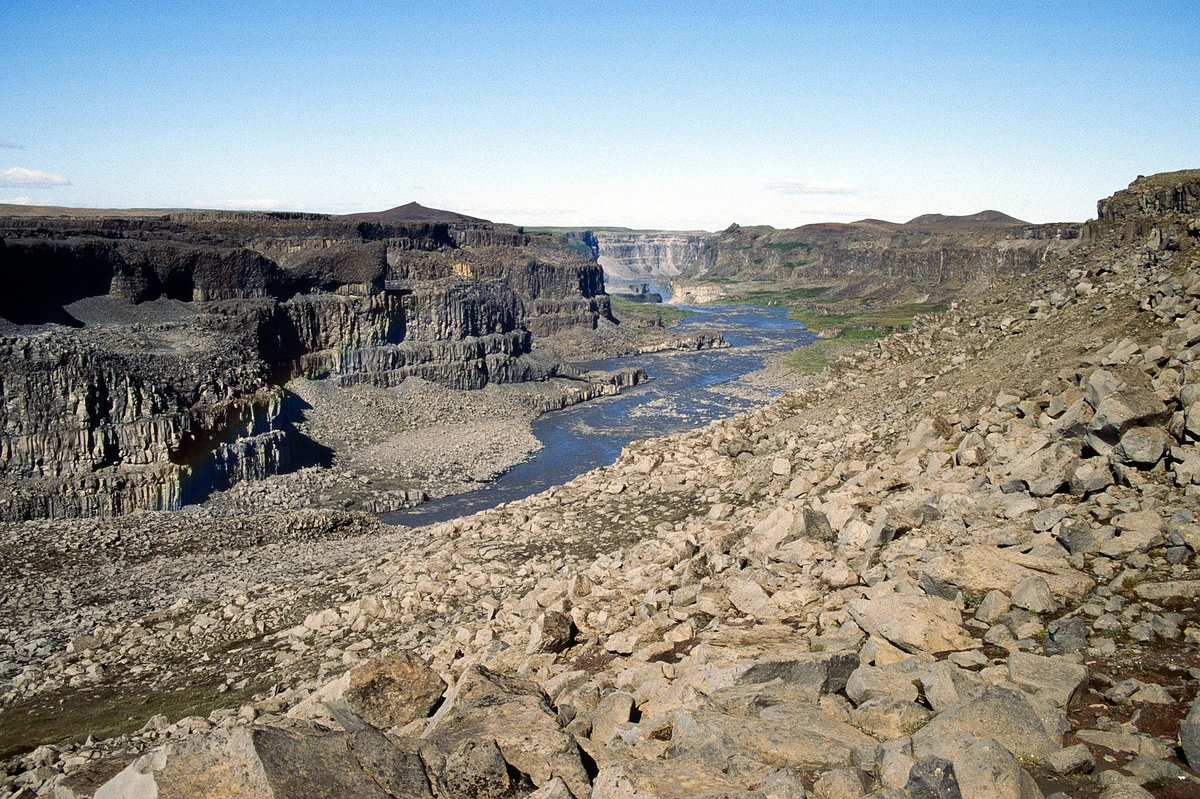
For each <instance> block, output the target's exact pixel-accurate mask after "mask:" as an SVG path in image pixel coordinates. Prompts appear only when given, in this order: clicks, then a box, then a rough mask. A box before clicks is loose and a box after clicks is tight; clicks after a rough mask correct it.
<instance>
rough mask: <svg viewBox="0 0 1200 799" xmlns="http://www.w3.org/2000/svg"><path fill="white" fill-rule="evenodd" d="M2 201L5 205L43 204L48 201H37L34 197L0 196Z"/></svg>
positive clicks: (0, 201)
mask: <svg viewBox="0 0 1200 799" xmlns="http://www.w3.org/2000/svg"><path fill="white" fill-rule="evenodd" d="M0 203H3V204H4V205H42V204H48V203H36V202H34V201H33V198H32V197H25V196H22V197H0Z"/></svg>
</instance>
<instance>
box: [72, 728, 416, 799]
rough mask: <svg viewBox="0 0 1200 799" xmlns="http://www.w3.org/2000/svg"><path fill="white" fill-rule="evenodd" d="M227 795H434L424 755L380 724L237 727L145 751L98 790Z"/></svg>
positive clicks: (109, 797)
mask: <svg viewBox="0 0 1200 799" xmlns="http://www.w3.org/2000/svg"><path fill="white" fill-rule="evenodd" d="M222 795H228V796H238V797H246V799H303V798H304V797H308V799H338V798H339V797H347V796H356V797H363V798H364V799H391V798H392V797H398V796H405V797H429V799H432V797H433V794H432V792H431V791H430V789H429V782H428V779H427V777H426V773H425V767H424V765H423V763H422V761H421V759H420V757H418V756H417V755H412V754H406V753H404V752H402V751H400V750H399V749H397V748H396V747H395V746H394V745H393V744H392V743H391V741H389V740H388V739H387V738H386V737H385V736H384V735H383V734H382V733H380V732H378V731H377V730H370V729H363V730H359V731H356V732H330V733H312V734H304V733H299V732H294V731H290V730H282V729H279V728H275V727H266V728H251V727H233V728H226V729H218V730H215V731H213V732H211V733H208V734H206V735H202V736H198V737H194V738H190V739H186V740H184V741H182V742H180V743H176V744H168V745H167V746H165V747H163V748H161V749H156V750H154V751H153V752H151V753H149V754H146V755H143V756H142V757H139V758H138V759H137V760H135V761H134V762H133V763H131V764H130V765H129V767H128V768H126V769H125V770H124V771H122V772H121V773H120V774H118V775H117V776H116V777H113V778H112V779H111V780H110V781H109V782H107V783H105V784H104V785H103V786H102V787H101V788H100V789H99V790H97V791H96V796H95V799H125V798H126V797H134V796H138V797H140V796H162V797H168V796H171V797H178V798H179V799H192V798H193V797H194V799H209V797H214V796H222Z"/></svg>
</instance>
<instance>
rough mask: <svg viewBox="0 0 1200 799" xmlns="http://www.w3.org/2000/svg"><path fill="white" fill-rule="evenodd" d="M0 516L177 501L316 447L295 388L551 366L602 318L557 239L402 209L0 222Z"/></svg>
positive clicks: (599, 284)
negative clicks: (299, 415)
mask: <svg viewBox="0 0 1200 799" xmlns="http://www.w3.org/2000/svg"><path fill="white" fill-rule="evenodd" d="M0 280H2V281H3V283H4V285H5V291H4V292H3V293H2V294H0V317H3V319H2V320H0V323H3V324H4V327H3V329H2V330H0V334H3V336H2V337H0V388H2V389H3V396H4V399H5V402H4V405H3V407H2V408H0V518H4V519H14V518H15V519H20V518H30V517H41V516H54V517H60V516H94V515H112V514H120V513H127V512H129V511H132V510H137V509H151V510H157V509H174V508H178V507H180V506H181V505H182V504H185V503H188V502H191V501H194V500H196V499H198V498H202V497H203V496H204V495H205V494H206V493H207V492H209V491H211V490H213V489H219V488H224V487H227V486H229V485H231V484H233V483H236V482H239V481H242V480H248V479H259V478H262V477H264V476H266V475H269V474H272V473H275V472H277V471H279V470H281V469H286V468H289V467H292V466H298V465H307V464H310V463H316V462H320V460H321V458H323V457H325V456H326V453H322V452H321V451H320V450H319V448H314V447H312V446H309V445H308V442H306V441H304V440H303V439H302V437H300V436H298V435H297V434H296V432H295V430H294V429H293V426H292V423H293V421H294V419H293V418H292V417H291V416H290V415H289V414H293V413H294V408H293V406H294V405H295V403H293V402H291V401H289V399H288V396H289V395H288V394H287V393H286V392H285V391H283V390H282V388H281V386H282V385H283V384H284V383H285V382H286V381H287V380H288V379H290V378H292V377H297V376H303V377H309V378H330V379H333V380H335V381H336V382H337V383H339V384H341V385H353V384H356V383H363V382H368V383H373V384H376V385H380V386H393V385H396V384H398V383H400V382H402V381H403V380H404V379H405V378H407V377H410V376H419V377H421V378H424V379H425V380H429V381H433V382H436V383H440V384H442V385H445V386H449V387H452V388H457V389H478V388H482V387H483V386H485V385H487V384H488V383H493V382H501V383H503V382H518V381H525V380H537V379H545V378H547V377H551V376H554V375H555V374H556V373H557V371H558V368H559V367H558V366H557V365H556V364H555V363H554V362H553V361H551V360H547V359H546V358H542V357H536V358H535V357H532V355H531V351H532V346H533V341H534V336H536V335H549V334H553V333H555V332H557V331H561V330H564V329H567V328H570V327H573V326H578V327H583V328H586V329H591V328H594V327H595V326H596V324H597V322H598V320H600V319H602V318H605V317H607V316H608V315H609V313H610V311H609V306H608V298H607V295H605V293H604V282H603V273H602V271H601V268H600V267H599V266H598V265H597V264H596V263H595V262H594V261H592V260H590V259H588V258H586V257H584V256H582V255H580V254H579V253H577V252H574V251H572V250H570V249H569V248H567V247H566V244H565V241H564V240H563V239H562V238H561V237H554V236H550V235H547V234H541V235H532V234H527V233H525V232H524V231H523V230H521V229H519V228H515V227H512V226H506V225H493V224H492V223H489V222H486V221H484V220H478V219H472V218H470V217H463V216H461V215H455V214H447V213H446V212H437V211H432V210H430V209H424V208H421V207H419V206H415V205H411V206H405V207H402V208H399V209H393V211H392V212H383V213H381V214H373V215H362V216H361V217H351V218H346V217H331V216H325V215H317V214H273V213H270V214H268V213H249V212H246V213H242V212H182V213H167V214H162V215H151V216H111V217H109V216H96V215H72V214H71V213H63V214H61V215H51V216H39V217H34V218H30V217H21V216H7V217H0Z"/></svg>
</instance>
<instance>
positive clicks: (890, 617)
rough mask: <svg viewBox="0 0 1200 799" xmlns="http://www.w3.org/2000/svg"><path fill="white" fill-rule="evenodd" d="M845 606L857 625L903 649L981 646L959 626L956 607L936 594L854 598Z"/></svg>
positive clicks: (930, 651) (919, 650) (940, 650)
mask: <svg viewBox="0 0 1200 799" xmlns="http://www.w3.org/2000/svg"><path fill="white" fill-rule="evenodd" d="M847 609H848V610H849V611H850V615H851V616H852V617H853V618H854V621H855V622H857V623H858V626H859V627H862V628H863V629H864V630H866V631H867V632H868V633H871V634H872V635H878V636H881V637H883V638H886V639H887V640H888V641H891V642H892V643H893V644H895V645H896V646H898V647H900V648H901V649H903V650H904V651H906V652H914V653H915V652H929V653H934V652H959V651H962V650H964V649H977V648H978V647H979V646H980V642H979V641H976V640H975V639H974V638H972V637H971V636H970V635H968V634H967V632H966V630H964V629H963V628H962V614H961V613H960V612H959V610H958V608H957V607H955V605H954V604H953V603H951V602H948V601H946V600H945V599H940V598H938V597H933V596H916V595H908V594H904V595H900V594H893V595H891V596H885V597H880V598H879V599H856V600H854V601H853V602H850V603H849V604H848V605H847Z"/></svg>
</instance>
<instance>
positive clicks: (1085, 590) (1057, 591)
mask: <svg viewBox="0 0 1200 799" xmlns="http://www.w3.org/2000/svg"><path fill="white" fill-rule="evenodd" d="M925 571H927V572H929V573H930V574H932V575H934V576H935V577H937V578H938V579H941V580H944V581H946V582H948V583H952V584H953V585H957V586H958V587H959V588H961V589H962V590H964V591H968V592H970V593H971V594H974V595H975V596H983V595H984V594H986V593H987V592H988V591H991V590H998V591H1004V592H1005V593H1008V594H1011V593H1012V591H1013V589H1014V588H1016V586H1017V584H1018V583H1020V582H1021V581H1022V580H1025V579H1028V578H1030V577H1040V578H1041V579H1043V580H1045V581H1046V583H1047V585H1049V586H1050V591H1051V593H1052V594H1053V595H1054V596H1055V597H1058V598H1061V599H1062V600H1063V601H1065V602H1069V603H1075V602H1079V601H1082V600H1083V598H1084V597H1086V596H1087V595H1088V594H1090V593H1091V591H1092V589H1093V588H1095V587H1096V583H1095V581H1094V580H1092V579H1091V578H1090V577H1088V576H1087V575H1086V574H1084V573H1083V572H1081V571H1078V570H1077V569H1074V568H1072V567H1071V565H1070V564H1069V563H1067V561H1066V558H1047V557H1038V556H1035V555H1028V554H1024V553H1021V552H1018V551H1016V549H1015V548H1013V547H1008V548H1000V547H993V546H988V545H986V544H972V545H970V546H965V547H963V548H962V549H958V550H954V551H953V552H947V553H945V554H942V555H938V556H937V557H935V558H934V559H933V560H931V561H929V562H928V563H926V564H925Z"/></svg>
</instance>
